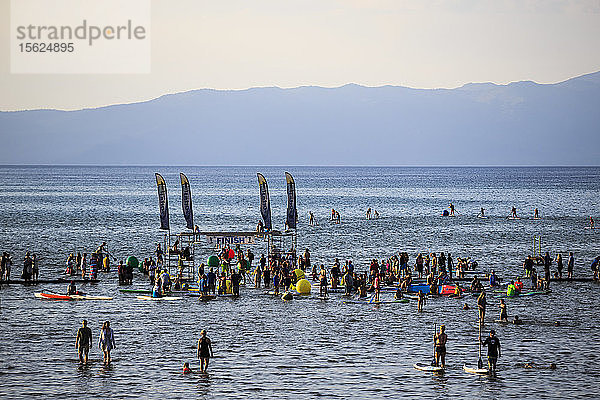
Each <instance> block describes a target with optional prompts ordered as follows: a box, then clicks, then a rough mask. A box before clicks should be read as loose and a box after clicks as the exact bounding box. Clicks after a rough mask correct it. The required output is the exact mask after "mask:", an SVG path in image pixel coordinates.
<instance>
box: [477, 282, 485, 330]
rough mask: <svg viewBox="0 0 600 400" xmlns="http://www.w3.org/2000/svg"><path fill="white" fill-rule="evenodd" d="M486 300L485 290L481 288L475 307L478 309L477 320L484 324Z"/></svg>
mask: <svg viewBox="0 0 600 400" xmlns="http://www.w3.org/2000/svg"><path fill="white" fill-rule="evenodd" d="M486 304H487V302H486V299H485V291H484V290H482V291H481V294H480V295H479V297H478V298H477V308H478V309H479V321H480V322H481V323H482V324H484V323H485V306H486Z"/></svg>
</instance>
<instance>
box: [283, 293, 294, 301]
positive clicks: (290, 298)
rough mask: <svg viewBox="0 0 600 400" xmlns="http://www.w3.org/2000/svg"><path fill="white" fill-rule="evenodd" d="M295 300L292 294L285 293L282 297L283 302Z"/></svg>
mask: <svg viewBox="0 0 600 400" xmlns="http://www.w3.org/2000/svg"><path fill="white" fill-rule="evenodd" d="M293 298H294V296H293V295H292V294H291V293H290V292H285V293H284V294H283V295H282V296H281V300H292V299H293Z"/></svg>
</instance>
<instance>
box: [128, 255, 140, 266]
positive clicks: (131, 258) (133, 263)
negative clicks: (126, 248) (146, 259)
mask: <svg viewBox="0 0 600 400" xmlns="http://www.w3.org/2000/svg"><path fill="white" fill-rule="evenodd" d="M125 264H127V266H128V267H132V268H137V267H138V265H140V262H139V261H138V259H137V258H135V257H134V256H129V257H127V260H126V261H125Z"/></svg>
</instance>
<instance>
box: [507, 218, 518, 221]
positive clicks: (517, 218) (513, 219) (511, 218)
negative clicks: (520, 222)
mask: <svg viewBox="0 0 600 400" xmlns="http://www.w3.org/2000/svg"><path fill="white" fill-rule="evenodd" d="M506 219H510V220H513V221H514V220H517V219H521V217H506Z"/></svg>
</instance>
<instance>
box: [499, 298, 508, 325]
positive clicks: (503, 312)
mask: <svg viewBox="0 0 600 400" xmlns="http://www.w3.org/2000/svg"><path fill="white" fill-rule="evenodd" d="M500 321H502V322H508V312H507V311H506V303H505V302H504V299H500Z"/></svg>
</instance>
